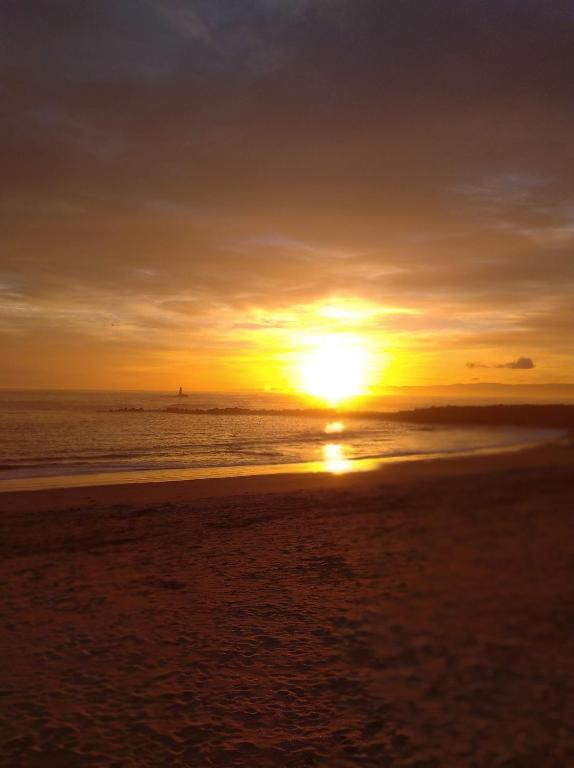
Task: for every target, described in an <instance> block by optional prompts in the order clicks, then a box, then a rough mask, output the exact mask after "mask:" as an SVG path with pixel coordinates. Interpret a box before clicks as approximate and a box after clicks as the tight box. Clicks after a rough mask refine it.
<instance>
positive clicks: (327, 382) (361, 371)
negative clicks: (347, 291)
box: [298, 333, 369, 407]
mask: <svg viewBox="0 0 574 768" xmlns="http://www.w3.org/2000/svg"><path fill="white" fill-rule="evenodd" d="M368 358H369V354H368V350H367V348H366V345H365V342H364V341H363V340H361V339H360V338H357V337H355V336H350V335H347V334H340V333H333V334H325V335H323V336H318V337H315V338H314V339H312V340H311V341H310V343H309V348H308V349H307V350H306V351H305V352H304V353H303V354H302V356H301V359H300V363H299V366H298V368H299V379H300V381H299V388H300V390H301V391H302V392H304V393H305V394H307V395H312V396H313V397H317V398H319V399H320V400H322V401H323V402H324V403H326V404H327V405H329V406H331V407H335V406H337V405H339V404H340V403H342V402H343V401H345V400H349V399H350V398H352V397H356V396H357V395H361V394H364V393H365V390H366V387H367V373H368Z"/></svg>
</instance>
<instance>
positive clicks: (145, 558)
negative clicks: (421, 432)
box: [0, 445, 574, 768]
mask: <svg viewBox="0 0 574 768" xmlns="http://www.w3.org/2000/svg"><path fill="white" fill-rule="evenodd" d="M0 511H1V514H0V527H1V531H0V542H1V543H0V547H1V549H2V566H1V567H2V582H3V584H4V585H5V586H4V594H5V599H4V600H3V607H2V614H3V615H2V624H1V630H0V632H1V650H2V654H1V661H0V664H1V665H2V668H3V669H2V687H1V689H0V693H1V696H2V708H1V711H0V729H1V733H2V747H1V752H0V763H1V764H2V765H4V766H10V768H28V767H30V768H76V766H77V767H83V766H94V767H102V768H103V766H117V768H130V767H132V766H133V767H134V768H135V767H136V766H146V767H148V766H149V768H163V767H165V768H170V767H171V766H174V767H179V766H193V767H194V768H196V767H197V768H200V767H202V766H242V767H243V766H245V767H246V768H247V767H249V768H251V767H256V766H270V767H271V766H273V767H274V768H275V767H281V766H293V767H294V768H298V767H299V766H301V767H307V766H328V767H329V768H330V767H331V766H333V767H334V768H338V767H339V766H340V767H341V768H343V766H373V767H375V766H377V768H378V767H380V766H401V767H402V766H405V767H406V766H409V768H442V766H448V767H450V766H452V767H453V768H465V767H466V766H468V767H471V766H472V767H476V768H483V767H485V766H486V767H488V766H497V767H498V766H500V768H544V767H545V766H547V767H548V768H561V767H562V766H564V767H565V768H566V767H568V766H572V765H574V725H573V724H574V555H573V548H572V542H573V541H574V449H573V448H572V447H568V446H566V445H564V446H554V447H547V448H541V449H536V450H531V451H528V452H524V453H522V454H504V455H500V456H488V457H486V456H484V457H480V458H467V459H452V460H442V461H435V462H421V463H416V464H415V463H406V464H400V465H391V466H389V467H386V468H384V469H383V470H381V471H378V472H376V473H369V474H364V475H357V476H352V475H347V476H340V477H333V476H326V475H313V476H304V475H296V476H271V477H263V478H234V479H231V480H229V481H224V480H206V481H194V482H191V483H189V482H181V483H166V484H161V483H155V484H150V485H130V486H115V487H109V486H108V487H105V488H82V489H67V490H58V491H46V492H32V493H17V494H16V493H14V494H9V493H5V494H1V495H0Z"/></svg>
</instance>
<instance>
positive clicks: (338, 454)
mask: <svg viewBox="0 0 574 768" xmlns="http://www.w3.org/2000/svg"><path fill="white" fill-rule="evenodd" d="M323 461H324V462H325V469H326V471H327V472H331V473H332V474H333V475H342V474H344V473H345V472H349V471H350V469H351V462H350V461H349V459H347V457H346V455H345V448H344V446H343V445H340V444H339V443H327V445H324V446H323Z"/></svg>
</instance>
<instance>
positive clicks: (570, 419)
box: [109, 404, 574, 429]
mask: <svg viewBox="0 0 574 768" xmlns="http://www.w3.org/2000/svg"><path fill="white" fill-rule="evenodd" d="M109 413H171V414H179V415H189V416H299V417H302V418H320V419H325V418H327V419H341V418H354V419H371V420H379V421H400V422H412V423H413V424H434V425H437V426H438V425H454V424H456V425H460V426H466V425H485V426H517V427H518V426H520V427H549V428H558V429H574V405H567V404H556V405H554V404H553V405H548V404H525V405H507V404H499V405H445V406H430V407H428V408H414V409H412V410H403V411H350V410H337V409H333V408H240V407H232V408H184V407H180V406H169V407H167V408H162V409H160V410H149V411H148V410H146V409H144V408H117V409H114V410H112V411H109Z"/></svg>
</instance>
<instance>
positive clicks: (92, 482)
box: [0, 435, 563, 494]
mask: <svg viewBox="0 0 574 768" xmlns="http://www.w3.org/2000/svg"><path fill="white" fill-rule="evenodd" d="M561 439H563V438H562V436H561V435H560V436H556V437H555V438H554V439H552V440H545V441H533V442H528V443H515V444H512V445H503V446H492V447H488V448H478V449H474V450H468V451H441V452H436V453H417V454H410V455H402V456H383V457H380V458H366V459H347V460H345V461H344V466H341V465H338V466H337V467H333V468H330V466H329V462H328V461H313V462H300V463H294V464H259V465H257V464H252V465H249V466H235V467H234V466H226V467H193V468H189V469H181V468H178V469H156V470H130V471H126V472H106V473H100V474H97V473H93V474H85V475H81V474H80V475H56V476H46V477H29V478H10V479H7V480H0V494H2V493H11V492H25V491H48V490H58V489H66V488H99V487H101V486H114V485H137V484H147V483H174V482H185V481H194V480H218V479H227V478H230V479H232V478H239V477H263V476H269V475H301V476H302V475H325V476H337V475H353V474H357V473H364V472H373V471H375V470H377V469H381V468H383V467H384V466H387V465H390V464H400V463H407V462H424V461H436V460H440V459H457V458H468V457H472V456H490V455H497V454H505V453H517V452H520V451H526V450H530V449H532V448H538V447H542V446H544V445H552V444H556V443H558V442H560V440H561Z"/></svg>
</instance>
